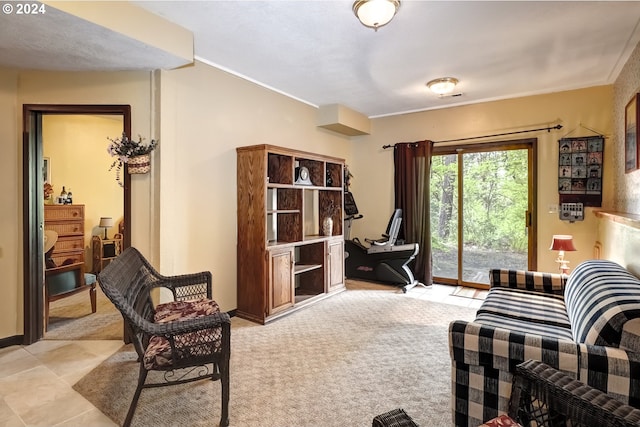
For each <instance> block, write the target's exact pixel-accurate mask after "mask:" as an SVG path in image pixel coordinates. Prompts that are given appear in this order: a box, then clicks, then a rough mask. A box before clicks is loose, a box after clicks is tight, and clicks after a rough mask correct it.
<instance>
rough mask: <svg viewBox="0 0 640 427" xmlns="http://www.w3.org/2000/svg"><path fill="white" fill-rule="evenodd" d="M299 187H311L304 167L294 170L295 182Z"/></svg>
mask: <svg viewBox="0 0 640 427" xmlns="http://www.w3.org/2000/svg"><path fill="white" fill-rule="evenodd" d="M295 184H299V185H313V183H312V182H311V179H310V176H309V169H307V168H306V167H304V166H300V167H297V168H296V182H295Z"/></svg>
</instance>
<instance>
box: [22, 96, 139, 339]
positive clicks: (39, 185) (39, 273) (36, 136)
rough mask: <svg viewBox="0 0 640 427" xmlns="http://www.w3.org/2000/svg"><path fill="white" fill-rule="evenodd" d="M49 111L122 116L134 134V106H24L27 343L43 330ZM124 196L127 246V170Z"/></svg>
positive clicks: (125, 242)
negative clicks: (45, 131) (44, 139)
mask: <svg viewBox="0 0 640 427" xmlns="http://www.w3.org/2000/svg"><path fill="white" fill-rule="evenodd" d="M47 115H106V116H120V117H121V118H122V127H123V129H122V131H123V132H125V133H126V134H127V135H131V106H129V105H45V104H43V105H32V104H28V105H24V106H23V212H24V224H23V235H24V344H25V345H28V344H32V343H34V342H36V341H38V340H39V339H41V338H42V337H43V334H44V321H43V313H44V303H45V301H44V292H43V283H44V253H43V233H44V192H43V191H42V190H43V185H44V181H43V174H42V172H43V171H42V165H43V162H44V156H43V144H42V133H43V116H47ZM106 136H107V135H105V137H106ZM114 136H115V135H114ZM105 147H106V141H105ZM105 149H106V148H105ZM58 190H60V189H58ZM123 198H124V200H123V206H124V209H123V218H124V221H123V223H124V236H123V247H125V248H126V247H128V246H130V245H131V189H130V184H129V177H128V175H127V174H124V189H123Z"/></svg>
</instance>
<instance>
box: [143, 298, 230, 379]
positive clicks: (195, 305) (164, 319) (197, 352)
mask: <svg viewBox="0 0 640 427" xmlns="http://www.w3.org/2000/svg"><path fill="white" fill-rule="evenodd" d="M219 312H220V307H219V306H218V303H216V302H215V301H213V300H210V299H207V298H200V299H197V300H193V301H172V302H168V303H163V304H158V306H157V307H156V314H155V316H154V321H155V322H156V323H168V322H174V321H178V322H179V321H184V320H188V319H194V318H197V317H202V316H207V315H210V314H214V313H219ZM221 336H222V328H220V327H218V328H213V329H206V330H202V331H197V332H189V333H186V334H182V335H177V336H176V337H175V348H176V352H177V354H176V359H182V358H189V357H194V356H205V355H207V354H211V353H212V352H215V351H219V350H220V346H221V341H220V337H221ZM173 356H174V354H173V350H172V348H171V343H170V342H169V340H168V339H167V338H165V337H163V336H152V337H151V338H150V340H149V346H148V347H147V350H146V351H145V353H144V359H143V363H144V367H145V368H146V369H148V370H152V369H167V368H171V367H172V366H173V364H174V358H173Z"/></svg>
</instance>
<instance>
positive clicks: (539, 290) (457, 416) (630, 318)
mask: <svg viewBox="0 0 640 427" xmlns="http://www.w3.org/2000/svg"><path fill="white" fill-rule="evenodd" d="M490 279H491V289H490V290H489V294H488V296H487V298H486V300H485V301H484V302H483V304H482V306H481V308H480V309H479V310H478V312H477V314H476V319H475V320H474V321H473V322H466V321H454V322H452V323H451V324H450V325H449V351H450V355H451V361H452V366H451V379H452V383H451V388H452V400H451V405H452V412H453V424H454V425H456V426H469V427H473V426H478V425H480V424H482V423H483V421H486V420H489V419H491V418H494V417H496V416H497V415H498V414H501V413H506V412H507V410H508V404H509V397H510V395H511V383H512V378H513V377H512V374H513V373H514V372H515V368H516V365H518V364H519V363H522V362H524V361H526V360H528V359H533V360H539V361H542V362H544V363H546V364H547V365H549V366H552V367H553V368H556V369H558V370H560V371H562V372H564V373H566V374H567V375H569V376H571V377H573V378H575V379H578V380H580V381H581V382H583V383H586V384H588V385H590V386H592V387H594V388H597V389H599V390H602V391H603V392H605V393H607V394H609V395H610V396H613V397H614V398H617V399H618V400H620V401H622V402H623V403H626V404H629V405H631V406H634V407H636V408H640V280H639V279H638V278H637V277H635V276H633V275H632V274H631V273H629V272H628V271H627V270H625V269H624V268H623V267H621V266H620V265H618V264H616V263H614V262H611V261H605V260H590V261H585V262H583V263H581V264H580V265H578V266H577V267H576V268H575V270H574V271H573V272H572V273H571V274H570V275H569V276H568V277H567V276H561V275H559V274H551V273H541V272H530V271H515V270H504V269H503V270H499V269H496V270H491V272H490Z"/></svg>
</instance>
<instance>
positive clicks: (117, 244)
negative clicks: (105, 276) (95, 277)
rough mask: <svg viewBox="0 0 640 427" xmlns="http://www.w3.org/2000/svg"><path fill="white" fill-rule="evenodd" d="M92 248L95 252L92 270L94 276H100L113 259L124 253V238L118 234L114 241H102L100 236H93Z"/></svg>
mask: <svg viewBox="0 0 640 427" xmlns="http://www.w3.org/2000/svg"><path fill="white" fill-rule="evenodd" d="M91 248H92V250H93V255H92V260H93V265H92V270H93V273H94V274H98V273H100V272H101V271H102V269H103V268H104V267H105V266H106V265H107V264H109V263H110V262H111V260H112V259H114V258H115V257H117V256H118V255H120V253H121V252H122V237H121V235H120V234H116V235H115V236H114V237H113V239H102V238H101V237H100V236H93V237H92V238H91Z"/></svg>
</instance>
